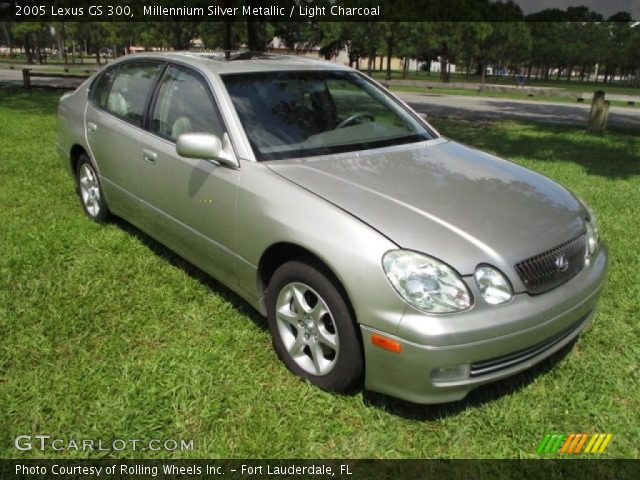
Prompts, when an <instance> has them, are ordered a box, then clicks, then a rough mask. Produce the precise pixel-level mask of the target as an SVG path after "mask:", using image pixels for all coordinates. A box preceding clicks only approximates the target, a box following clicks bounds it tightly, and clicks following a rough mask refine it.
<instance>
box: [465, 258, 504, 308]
mask: <svg viewBox="0 0 640 480" xmlns="http://www.w3.org/2000/svg"><path fill="white" fill-rule="evenodd" d="M473 276H474V278H475V279H476V284H477V285H478V289H479V290H480V294H481V295H482V298H484V301H485V302H487V303H488V304H490V305H500V304H501V303H505V302H508V301H509V300H511V298H512V297H513V290H512V289H511V284H510V283H509V280H507V277H505V276H504V274H503V273H502V272H501V271H500V270H498V269H496V268H493V267H490V266H489V265H480V266H479V267H478V268H476V273H475V274H474V275H473Z"/></svg>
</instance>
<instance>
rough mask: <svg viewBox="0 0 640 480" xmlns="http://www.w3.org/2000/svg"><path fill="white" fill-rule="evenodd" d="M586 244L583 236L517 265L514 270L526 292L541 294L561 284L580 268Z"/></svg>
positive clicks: (582, 265)
mask: <svg viewBox="0 0 640 480" xmlns="http://www.w3.org/2000/svg"><path fill="white" fill-rule="evenodd" d="M586 248H587V243H586V236H585V235H584V234H582V235H580V236H578V237H576V238H574V239H573V240H569V241H568V242H566V243H563V244H562V245H560V246H558V247H556V248H552V249H551V250H548V251H546V252H544V253H541V254H539V255H536V256H534V257H531V258H528V259H526V260H523V261H522V262H520V263H517V264H516V266H515V268H516V271H517V272H518V275H520V279H521V280H522V282H523V283H524V285H525V287H526V289H527V292H529V293H531V294H532V295H535V294H538V293H543V292H546V291H548V290H551V289H552V288H555V287H557V286H558V285H561V284H563V283H564V282H566V281H567V280H569V279H570V278H572V277H573V276H574V275H576V274H577V273H578V272H579V271H580V270H582V267H584V257H585V253H586Z"/></svg>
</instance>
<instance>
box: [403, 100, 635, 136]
mask: <svg viewBox="0 0 640 480" xmlns="http://www.w3.org/2000/svg"><path fill="white" fill-rule="evenodd" d="M396 93H397V94H398V95H399V96H400V98H402V99H403V100H404V101H405V102H407V103H408V104H409V105H411V107H413V108H414V109H415V110H416V111H418V112H421V113H426V114H427V115H428V116H432V117H438V116H450V115H451V116H460V117H466V118H474V119H486V120H499V119H514V120H525V121H533V122H543V123H560V124H569V125H585V123H586V118H587V115H588V114H589V109H590V108H591V106H590V105H589V104H586V105H585V104H581V103H576V104H564V103H552V102H544V101H539V100H536V101H527V100H510V99H503V98H486V97H467V96H454V95H433V94H421V93H398V92H396ZM609 125H612V126H621V127H633V128H639V129H640V108H625V107H611V108H610V110H609Z"/></svg>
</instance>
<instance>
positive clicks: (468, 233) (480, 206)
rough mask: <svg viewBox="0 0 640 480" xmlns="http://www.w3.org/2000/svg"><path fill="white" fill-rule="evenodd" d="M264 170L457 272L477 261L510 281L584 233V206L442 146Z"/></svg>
mask: <svg viewBox="0 0 640 480" xmlns="http://www.w3.org/2000/svg"><path fill="white" fill-rule="evenodd" d="M268 166H269V168H271V169H272V170H273V171H274V172H276V173H277V174H279V175H281V176H282V177H284V178H286V179H288V180H289V181H291V182H294V183H296V184H297V185H299V186H301V187H302V188H305V189H306V190H309V191H311V192H313V193H315V194H316V195H319V196H320V197H322V198H324V199H326V200H327V201H329V202H331V203H333V204H335V205H336V206H338V207H339V208H341V209H343V210H345V211H346V212H348V213H350V214H352V215H354V216H355V217H357V218H359V219H360V220H362V221H363V222H365V223H367V224H369V225H370V226H372V227H373V228H375V229H376V230H378V231H379V232H380V233H382V234H383V235H385V236H386V237H388V238H389V239H390V240H392V241H393V242H394V243H396V244H397V245H398V246H400V247H402V248H406V249H411V250H416V251H420V252H424V253H427V254H429V255H432V256H434V257H436V258H439V259H441V260H443V261H445V262H447V263H449V264H450V265H451V266H453V267H454V268H456V270H458V272H460V273H461V274H463V275H470V274H472V273H473V272H474V270H475V267H476V266H477V265H478V264H479V263H483V262H487V263H491V264H493V265H495V266H497V267H499V268H501V269H503V271H505V273H508V272H509V271H510V272H511V273H512V274H514V271H513V265H514V264H515V263H517V262H519V261H521V260H524V259H525V258H529V257H531V256H533V255H536V254H539V253H542V252H544V251H546V250H549V249H551V248H553V247H556V246H558V245H560V244H562V243H563V242H566V241H567V240H570V239H572V238H574V237H576V236H577V235H579V234H580V233H582V232H584V220H583V217H584V216H585V215H586V212H584V207H583V206H582V205H581V204H580V202H579V201H578V200H577V199H576V198H575V197H574V196H573V195H572V194H571V193H570V192H569V191H568V190H566V189H565V188H564V187H562V186H560V185H558V184H557V183H555V182H553V181H552V180H550V179H548V178H546V177H543V176H542V175H539V174H537V173H534V172H532V171H530V170H527V169H525V168H523V167H520V166H518V165H516V164H514V163H511V162H508V161H506V160H502V159H500V158H497V157H495V156H493V155H489V154H486V153H483V152H480V151H478V150H475V149H472V148H469V147H466V146H464V145H460V144H458V143H455V142H451V141H447V140H445V139H438V140H432V141H430V142H424V143H420V144H412V145H409V146H401V147H395V148H391V149H385V150H383V151H381V150H378V151H376V152H371V151H370V152H366V151H365V152H356V153H349V154H340V155H332V156H329V157H326V156H325V157H313V158H306V159H296V160H282V161H275V162H269V163H268ZM309 215H313V212H309ZM325 234H327V235H331V232H325ZM510 276H511V275H510Z"/></svg>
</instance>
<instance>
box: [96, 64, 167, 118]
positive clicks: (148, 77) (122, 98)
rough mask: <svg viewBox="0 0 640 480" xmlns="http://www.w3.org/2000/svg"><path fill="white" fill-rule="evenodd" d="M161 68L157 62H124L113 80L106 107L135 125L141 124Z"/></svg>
mask: <svg viewBox="0 0 640 480" xmlns="http://www.w3.org/2000/svg"><path fill="white" fill-rule="evenodd" d="M161 68H162V65H161V64H156V63H125V64H123V65H122V66H121V67H120V69H119V70H118V73H117V74H116V78H115V80H114V81H113V85H112V87H111V91H110V92H109V97H108V99H107V105H106V109H107V110H108V111H109V112H111V113H113V114H114V115H117V116H118V117H120V118H122V119H124V120H127V121H128V122H131V123H133V124H134V125H140V124H141V123H142V116H143V110H144V104H145V102H146V100H147V95H148V94H149V90H150V89H151V86H152V85H153V81H154V79H155V78H156V75H158V73H159V72H160V69H161Z"/></svg>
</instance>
